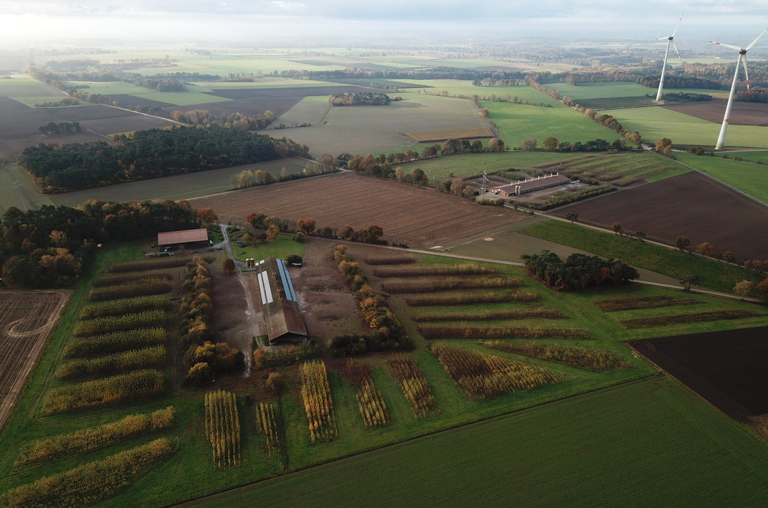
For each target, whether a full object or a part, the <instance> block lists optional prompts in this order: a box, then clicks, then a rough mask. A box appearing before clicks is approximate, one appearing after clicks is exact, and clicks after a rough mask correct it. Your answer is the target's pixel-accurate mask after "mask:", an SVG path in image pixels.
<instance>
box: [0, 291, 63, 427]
mask: <svg viewBox="0 0 768 508" xmlns="http://www.w3.org/2000/svg"><path fill="white" fill-rule="evenodd" d="M68 298H69V294H68V293H67V292H65V291H34V292H32V291H5V292H3V293H0V344H2V345H3V356H2V360H0V430H2V428H3V426H4V425H5V422H6V420H7V419H8V417H9V416H10V414H11V411H12V410H13V408H14V406H15V404H16V400H17V399H18V397H19V395H20V394H21V391H22V390H23V388H24V384H25V383H26V381H27V377H28V376H29V373H30V372H31V371H32V368H33V367H34V366H35V364H36V363H37V360H38V358H39V357H40V354H41V353H42V351H43V349H45V344H46V342H47V341H48V337H49V336H50V334H51V332H52V331H53V327H54V325H55V324H56V321H57V320H58V319H59V316H60V315H61V313H62V311H63V310H64V307H65V306H66V303H67V299H68Z"/></svg>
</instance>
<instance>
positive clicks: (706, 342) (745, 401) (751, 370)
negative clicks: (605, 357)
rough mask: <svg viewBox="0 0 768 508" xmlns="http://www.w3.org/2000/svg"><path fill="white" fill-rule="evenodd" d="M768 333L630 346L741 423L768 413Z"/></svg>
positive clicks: (749, 331)
mask: <svg viewBox="0 0 768 508" xmlns="http://www.w3.org/2000/svg"><path fill="white" fill-rule="evenodd" d="M766 333H768V328H744V329H741V330H729V331H722V332H710V333H700V334H695V335H682V336H676V337H664V338H656V339H649V340H644V341H635V342H632V343H631V345H632V347H633V348H635V349H637V350H638V351H639V352H640V353H642V354H643V355H645V356H646V357H647V358H649V359H650V360H651V361H653V362H654V363H655V364H657V365H658V366H660V367H661V368H663V369H664V370H666V371H667V372H669V373H670V374H671V375H673V376H674V377H676V378H677V379H678V380H680V381H681V382H682V383H685V385H687V386H688V387H689V388H691V389H692V390H694V391H696V392H697V393H698V394H699V395H700V396H702V397H703V398H705V399H707V400H708V401H709V402H710V403H711V404H713V405H715V406H717V407H718V408H719V409H720V410H721V411H723V412H725V413H726V414H728V415H730V416H731V417H733V418H736V419H738V420H740V421H743V422H747V421H748V419H749V417H750V416H755V415H764V414H766V413H768V396H766V391H768V373H766V371H765V369H764V368H763V367H764V365H763V362H762V360H761V359H762V358H765V357H766V355H767V354H768V344H767V343H766V341H765V336H766Z"/></svg>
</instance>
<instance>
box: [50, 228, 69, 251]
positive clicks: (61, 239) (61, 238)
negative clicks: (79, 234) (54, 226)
mask: <svg viewBox="0 0 768 508" xmlns="http://www.w3.org/2000/svg"><path fill="white" fill-rule="evenodd" d="M50 238H51V241H52V242H53V244H54V245H56V246H57V247H65V246H66V245H67V234H66V233H65V232H64V231H56V230H53V231H51V235H50Z"/></svg>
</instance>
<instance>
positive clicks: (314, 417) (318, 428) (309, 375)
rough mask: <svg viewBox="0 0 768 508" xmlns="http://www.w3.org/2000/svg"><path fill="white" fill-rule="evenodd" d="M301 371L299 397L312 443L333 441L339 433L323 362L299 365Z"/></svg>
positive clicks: (317, 361) (314, 361) (315, 361)
mask: <svg viewBox="0 0 768 508" xmlns="http://www.w3.org/2000/svg"><path fill="white" fill-rule="evenodd" d="M299 371H300V373H301V397H302V399H303V400H304V411H305V412H306V414H307V421H308V422H309V436H310V439H311V440H312V444H315V443H320V442H323V441H333V440H334V439H336V438H337V437H338V435H339V431H338V429H337V427H336V419H335V417H334V414H333V399H332V398H331V388H330V386H329V385H328V373H327V371H326V370H325V363H323V362H322V361H321V360H313V361H310V362H306V363H302V364H301V365H300V366H299Z"/></svg>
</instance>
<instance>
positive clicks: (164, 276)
mask: <svg viewBox="0 0 768 508" xmlns="http://www.w3.org/2000/svg"><path fill="white" fill-rule="evenodd" d="M172 278H173V275H172V274H170V273H167V272H164V273H153V274H152V275H147V274H146V273H142V272H139V273H121V274H117V275H104V276H102V277H99V278H98V279H96V280H95V281H93V284H91V286H92V287H95V288H103V287H109V286H121V285H123V284H133V283H136V282H140V281H144V280H146V279H158V280H171V279H172Z"/></svg>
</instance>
